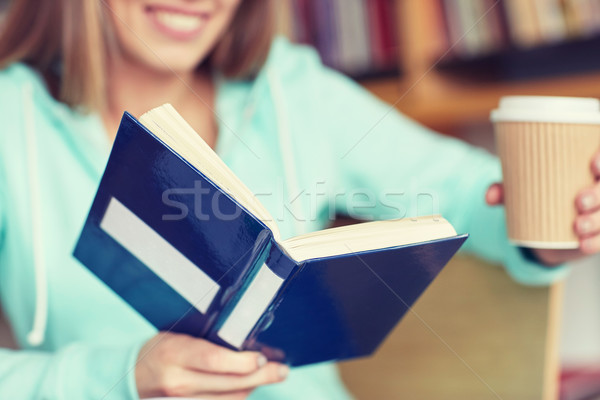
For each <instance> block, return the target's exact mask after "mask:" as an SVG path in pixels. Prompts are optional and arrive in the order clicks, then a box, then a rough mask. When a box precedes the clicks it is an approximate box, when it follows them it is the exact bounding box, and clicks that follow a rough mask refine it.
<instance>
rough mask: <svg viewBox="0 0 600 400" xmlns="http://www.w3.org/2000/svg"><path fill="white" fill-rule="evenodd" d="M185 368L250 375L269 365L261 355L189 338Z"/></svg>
mask: <svg viewBox="0 0 600 400" xmlns="http://www.w3.org/2000/svg"><path fill="white" fill-rule="evenodd" d="M184 349H185V356H184V358H183V360H182V361H183V362H182V365H183V366H184V367H187V368H190V369H193V370H198V371H204V372H210V373H218V374H250V373H252V372H255V371H257V370H258V369H259V368H260V367H262V366H264V365H265V364H266V363H267V359H266V358H265V356H263V355H262V354H260V353H256V352H250V351H242V352H238V351H233V350H230V349H226V348H224V347H221V346H217V345H216V344H213V343H210V342H208V341H206V340H203V339H195V338H192V337H188V343H186V345H185V347H184Z"/></svg>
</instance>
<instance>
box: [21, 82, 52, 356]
mask: <svg viewBox="0 0 600 400" xmlns="http://www.w3.org/2000/svg"><path fill="white" fill-rule="evenodd" d="M23 111H24V127H25V140H26V144H27V173H28V177H29V193H30V195H31V197H30V207H31V231H32V241H33V266H34V274H35V295H36V297H35V310H34V317H33V325H32V327H31V331H30V332H29V334H28V335H27V342H28V343H29V345H31V346H39V345H41V344H42V343H43V342H44V338H45V334H46V324H47V320H48V286H47V281H46V265H45V261H46V260H45V257H44V246H43V242H42V238H43V232H42V209H41V204H40V198H41V194H40V179H39V175H38V173H39V170H38V155H37V148H36V143H35V123H34V109H33V87H32V85H31V84H26V85H24V86H23Z"/></svg>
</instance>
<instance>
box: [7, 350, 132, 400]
mask: <svg viewBox="0 0 600 400" xmlns="http://www.w3.org/2000/svg"><path fill="white" fill-rule="evenodd" d="M140 346H141V344H139V345H137V344H136V345H122V346H121V347H115V346H111V347H109V346H101V345H97V346H94V345H89V344H77V343H75V344H71V345H69V346H66V347H64V348H61V349H60V350H59V351H56V352H54V353H47V352H42V351H32V350H7V349H0V398H2V399H9V398H13V399H23V400H34V399H48V400H70V399H81V400H86V399H90V400H91V399H106V400H109V399H119V400H137V399H139V397H138V395H137V389H136V385H135V372H134V371H135V361H136V358H137V354H138V352H139V349H140Z"/></svg>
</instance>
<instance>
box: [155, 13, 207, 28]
mask: <svg viewBox="0 0 600 400" xmlns="http://www.w3.org/2000/svg"><path fill="white" fill-rule="evenodd" d="M156 19H157V20H158V22H160V23H161V24H163V25H165V26H167V27H168V28H171V29H173V30H177V31H193V30H195V29H198V28H200V27H201V26H202V24H203V22H204V21H203V20H202V18H200V17H198V16H195V15H189V14H180V13H173V12H167V11H157V12H156Z"/></svg>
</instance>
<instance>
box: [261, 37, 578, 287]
mask: <svg viewBox="0 0 600 400" xmlns="http://www.w3.org/2000/svg"><path fill="white" fill-rule="evenodd" d="M278 46H279V48H280V49H279V57H280V58H278V59H280V60H281V63H282V64H283V65H287V67H283V68H282V70H283V71H282V72H281V74H282V82H283V85H287V87H288V90H289V91H290V96H295V97H296V98H298V99H299V100H297V101H298V102H301V103H299V104H297V106H296V107H297V108H303V109H305V110H306V109H310V108H309V107H314V108H312V109H310V112H311V117H312V115H315V116H317V117H316V118H311V119H312V120H313V121H312V122H311V123H312V126H311V129H306V130H305V132H303V133H302V135H303V140H302V141H297V144H298V146H297V147H299V150H298V151H300V152H302V154H305V156H304V157H303V156H302V154H300V156H299V157H298V159H303V158H304V159H316V155H315V146H314V143H322V142H323V138H324V137H326V138H328V140H327V142H329V143H330V145H329V146H328V150H327V152H328V153H327V154H323V157H327V158H330V159H333V161H331V162H332V163H333V165H334V169H335V172H334V173H333V175H331V176H330V178H331V179H335V180H337V181H338V185H339V187H338V189H337V190H338V192H336V194H339V193H340V192H342V193H346V195H344V196H339V197H338V198H337V199H336V203H337V205H338V206H340V205H342V206H343V209H342V210H341V211H342V212H344V211H350V212H349V213H350V214H351V215H352V216H354V217H357V216H358V217H360V216H364V217H366V218H376V219H382V218H383V219H385V218H401V217H408V216H416V215H426V214H432V213H440V214H442V215H443V216H444V217H445V218H446V219H447V220H449V221H450V222H451V223H452V225H453V226H454V227H455V229H456V230H457V232H459V233H469V234H470V238H469V240H467V242H466V245H465V246H464V250H466V251H469V252H472V253H475V254H477V255H478V256H480V257H481V258H483V259H485V260H488V261H491V262H496V263H502V264H503V265H504V266H505V267H506V270H507V271H508V273H509V274H510V275H511V276H512V277H513V278H514V279H515V280H517V281H519V282H521V283H525V284H532V285H545V284H549V283H551V282H553V281H555V280H557V279H560V278H562V277H564V276H565V275H566V273H567V268H566V267H565V266H558V267H552V268H548V267H545V266H542V265H540V264H537V263H535V262H532V261H529V260H527V259H526V258H525V257H524V256H523V255H522V254H521V251H520V250H519V249H518V248H517V247H515V246H513V245H511V244H510V243H509V241H508V239H507V235H506V226H505V222H504V221H505V219H504V209H503V208H502V207H489V206H487V204H486V203H485V192H486V190H487V187H488V186H489V185H490V184H491V183H493V182H497V181H500V180H501V168H500V164H499V162H498V160H497V158H496V157H495V156H493V155H491V154H489V153H488V152H486V151H484V150H482V149H479V148H475V147H473V146H470V145H468V144H466V143H465V142H462V141H460V140H457V139H454V138H450V137H447V136H442V135H439V134H437V133H435V132H432V131H431V130H429V129H427V128H425V127H424V126H422V125H420V124H418V123H416V122H415V121H413V120H411V119H409V118H407V117H406V116H404V115H402V114H401V113H399V112H398V111H397V110H396V109H395V108H394V107H393V106H391V105H388V104H385V103H383V102H381V101H379V100H378V99H376V98H375V97H374V96H373V95H371V94H370V93H369V92H367V91H366V90H365V89H364V88H362V87H361V86H359V85H358V84H356V83H355V82H353V81H352V80H350V79H348V78H346V77H344V76H342V75H341V74H339V73H337V72H334V71H332V70H329V69H327V68H325V67H324V66H322V65H321V63H320V61H319V59H318V57H317V56H316V54H315V53H314V52H313V51H312V50H308V49H297V48H296V49H294V48H293V46H292V45H290V44H288V43H286V42H284V41H283V40H280V43H279V44H278ZM274 58H275V57H274ZM283 60H285V61H283ZM273 61H275V60H273ZM273 64H275V62H273ZM286 69H287V70H288V71H290V72H288V73H287V75H286ZM291 71H294V72H295V76H294V75H292V73H291ZM287 81H289V82H287ZM302 99H304V100H302ZM399 105H400V106H401V105H402V102H399ZM315 121H318V123H315ZM294 123H295V124H298V125H300V124H301V123H302V121H292V124H294ZM307 135H309V137H306V136H307ZM310 135H314V137H313V136H310ZM317 164H318V165H317ZM314 165H315V168H319V169H321V170H322V169H323V165H326V164H324V163H315V164H314ZM318 174H321V176H322V173H321V172H320V171H317V172H315V175H318ZM357 189H360V190H362V191H364V192H365V193H367V197H369V196H370V198H369V199H365V196H356V195H353V196H348V195H347V194H348V193H349V191H350V192H351V193H353V194H356V193H357V192H356V190H357ZM365 200H366V202H365ZM340 203H343V204H340ZM365 204H367V205H368V206H365Z"/></svg>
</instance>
